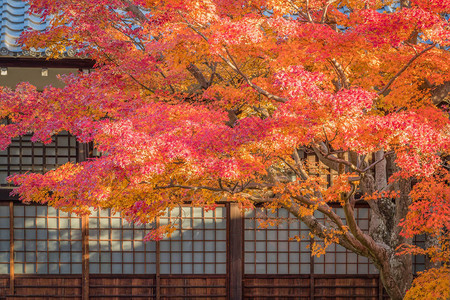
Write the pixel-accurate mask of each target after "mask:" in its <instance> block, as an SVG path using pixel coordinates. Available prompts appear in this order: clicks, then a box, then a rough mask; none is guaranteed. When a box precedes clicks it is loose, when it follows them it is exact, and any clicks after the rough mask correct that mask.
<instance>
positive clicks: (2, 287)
mask: <svg viewBox="0 0 450 300" xmlns="http://www.w3.org/2000/svg"><path fill="white" fill-rule="evenodd" d="M9 288H10V284H9V278H6V277H3V276H2V277H0V298H2V297H5V295H7V294H9Z"/></svg>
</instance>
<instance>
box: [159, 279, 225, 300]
mask: <svg viewBox="0 0 450 300" xmlns="http://www.w3.org/2000/svg"><path fill="white" fill-rule="evenodd" d="M160 283H161V288H160V292H161V299H179V300H183V299H214V300H216V299H217V300H220V299H226V298H227V287H226V276H225V275H224V276H223V277H218V276H217V275H216V276H214V275H213V276H210V277H209V276H208V275H201V276H199V277H194V276H192V275H191V276H189V277H188V276H184V277H180V278H176V277H174V276H168V277H165V276H163V275H161V279H160Z"/></svg>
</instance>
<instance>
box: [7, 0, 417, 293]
mask: <svg viewBox="0 0 450 300" xmlns="http://www.w3.org/2000/svg"><path fill="white" fill-rule="evenodd" d="M26 9H27V7H26V4H25V3H24V2H22V1H20V0H2V1H0V19H1V25H0V28H1V41H0V68H1V75H0V86H9V87H11V88H14V86H15V85H16V84H17V83H18V82H21V81H29V82H31V83H32V84H34V85H35V86H37V88H38V89H43V87H44V86H46V85H48V84H52V85H54V86H58V85H60V84H61V83H59V82H58V81H57V80H56V74H68V73H74V72H79V71H86V70H89V69H90V68H92V67H93V62H92V61H89V60H78V59H73V58H72V56H73V53H65V54H64V57H63V58H62V59H59V60H46V59H45V57H46V54H45V51H37V50H36V51H22V49H21V48H20V46H19V45H17V43H16V40H17V38H18V37H19V36H20V34H21V32H22V31H23V30H24V29H26V28H27V27H32V28H33V29H36V30H43V29H45V27H46V26H47V25H46V24H45V23H41V21H40V19H39V17H38V16H28V15H27V14H26V13H25V12H26ZM87 156H89V147H88V146H87V145H80V144H78V143H77V141H76V140H75V138H74V137H71V136H70V135H68V134H64V133H63V134H60V135H58V136H57V137H54V139H53V142H52V143H51V144H48V145H43V144H37V143H31V141H30V137H29V136H24V137H21V138H18V139H15V140H14V142H13V143H12V144H11V146H10V147H9V148H8V149H6V150H5V151H2V152H0V185H1V188H0V299H19V298H20V299H50V298H53V299H91V298H92V299H384V298H386V297H387V295H386V294H385V293H384V291H383V287H382V285H381V282H380V279H379V275H378V272H377V270H376V269H375V268H374V266H373V265H372V264H371V263H370V262H369V261H368V259H367V258H365V257H361V256H358V255H356V254H354V253H351V252H349V251H347V250H345V249H344V248H342V247H340V246H339V245H332V246H331V247H329V248H328V250H327V253H326V254H325V255H323V256H321V257H312V256H311V251H310V246H311V244H312V243H313V242H314V241H313V238H311V237H310V236H309V235H308V230H307V228H306V226H305V225H304V224H302V223H301V222H299V221H298V220H297V219H295V218H294V217H293V216H292V215H289V214H288V213H287V211H284V210H279V211H278V212H276V213H270V212H265V211H264V210H262V209H259V208H257V209H255V210H253V211H247V212H241V210H240V209H239V208H238V205H237V204H234V203H221V204H219V206H218V207H217V208H216V209H215V210H206V209H204V208H200V207H192V206H190V205H189V204H188V203H187V204H186V205H185V206H182V207H178V208H176V209H173V210H171V211H167V212H166V213H165V215H164V216H163V217H161V218H158V219H157V220H156V222H155V223H154V224H146V225H144V226H137V225H133V224H130V223H127V222H126V221H125V220H124V219H122V218H121V217H120V215H117V214H113V213H111V211H108V210H103V211H92V213H91V215H90V216H82V217H80V216H77V215H73V214H69V213H66V212H64V211H60V210H56V209H54V208H52V207H48V206H44V205H36V204H23V203H21V202H19V201H18V200H17V199H15V198H13V197H11V196H10V195H9V194H10V192H11V190H12V187H11V186H10V185H8V184H7V183H6V177H7V176H9V175H12V174H15V173H24V172H46V171H48V170H51V169H53V168H55V167H57V166H58V165H61V164H64V163H66V162H69V161H70V162H79V161H82V160H84V159H86V157H87ZM336 212H337V213H338V214H341V213H342V211H341V210H340V208H338V207H336ZM266 217H276V218H277V219H279V220H281V222H280V223H279V224H277V225H274V226H269V227H267V228H264V229H262V228H259V227H258V220H259V219H264V218H266ZM319 217H320V215H319ZM357 220H358V222H359V224H360V226H361V228H362V229H365V230H368V226H369V208H368V207H367V206H366V205H364V204H359V207H357ZM168 222H172V223H175V224H177V230H176V231H175V232H174V233H173V234H172V236H171V237H170V238H166V239H163V240H161V241H144V240H143V238H144V236H145V235H146V233H147V232H148V230H150V229H152V228H154V227H155V226H158V225H164V224H167V223H168ZM296 237H298V238H300V241H297V239H296ZM417 243H423V241H420V240H417ZM414 266H415V269H416V271H418V270H422V269H423V268H424V260H423V258H420V257H418V258H416V260H415V265H414Z"/></svg>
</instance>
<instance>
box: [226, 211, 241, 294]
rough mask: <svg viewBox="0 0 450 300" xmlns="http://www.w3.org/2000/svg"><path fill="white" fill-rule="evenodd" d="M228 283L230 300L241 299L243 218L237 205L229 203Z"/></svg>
mask: <svg viewBox="0 0 450 300" xmlns="http://www.w3.org/2000/svg"><path fill="white" fill-rule="evenodd" d="M228 211H229V213H228V216H229V218H228V228H229V233H228V237H229V239H228V249H229V252H228V253H229V254H228V259H229V261H228V266H229V268H228V276H229V277H228V278H229V279H228V280H229V281H228V282H229V296H230V298H229V299H231V300H240V299H242V289H243V284H242V280H243V273H244V272H243V260H242V253H243V231H244V226H243V218H242V214H241V210H240V209H239V207H238V204H237V203H230V205H229V209H228Z"/></svg>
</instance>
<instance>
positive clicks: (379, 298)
mask: <svg viewBox="0 0 450 300" xmlns="http://www.w3.org/2000/svg"><path fill="white" fill-rule="evenodd" d="M378 300H383V283H382V282H381V277H380V276H378Z"/></svg>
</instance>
